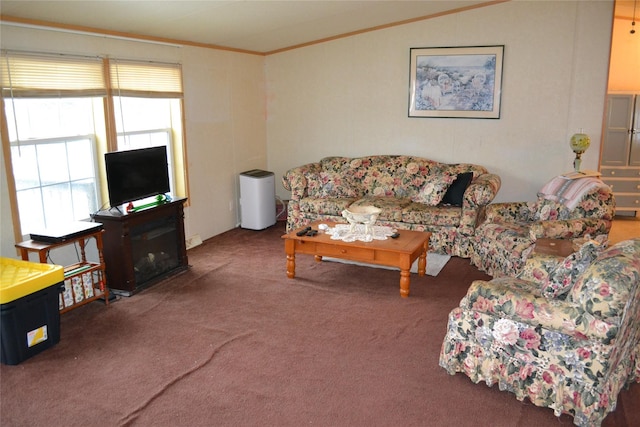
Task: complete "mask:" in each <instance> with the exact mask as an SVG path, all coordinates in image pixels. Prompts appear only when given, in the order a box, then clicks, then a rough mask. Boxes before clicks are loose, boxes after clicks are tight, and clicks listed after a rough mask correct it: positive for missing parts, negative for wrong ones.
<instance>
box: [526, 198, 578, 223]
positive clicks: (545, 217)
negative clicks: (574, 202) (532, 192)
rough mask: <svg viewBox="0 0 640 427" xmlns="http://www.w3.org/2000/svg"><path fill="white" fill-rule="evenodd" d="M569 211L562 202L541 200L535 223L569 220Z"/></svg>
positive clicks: (537, 208)
mask: <svg viewBox="0 0 640 427" xmlns="http://www.w3.org/2000/svg"><path fill="white" fill-rule="evenodd" d="M569 214H570V212H569V209H568V208H567V207H566V206H565V205H563V204H562V203H560V202H556V201H554V200H548V199H539V200H538V205H537V207H536V212H535V216H534V221H556V220H559V219H568V218H569Z"/></svg>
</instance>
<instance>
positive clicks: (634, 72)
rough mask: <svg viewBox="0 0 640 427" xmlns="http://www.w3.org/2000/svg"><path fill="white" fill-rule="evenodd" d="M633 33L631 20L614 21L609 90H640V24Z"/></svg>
mask: <svg viewBox="0 0 640 427" xmlns="http://www.w3.org/2000/svg"><path fill="white" fill-rule="evenodd" d="M635 29H636V33H635V34H631V33H630V32H629V31H630V30H631V21H630V20H628V19H616V20H615V21H614V23H613V42H612V45H611V63H610V66H609V90H610V91H614V92H640V25H638V23H636V25H635Z"/></svg>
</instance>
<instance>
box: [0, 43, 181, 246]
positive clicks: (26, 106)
mask: <svg viewBox="0 0 640 427" xmlns="http://www.w3.org/2000/svg"><path fill="white" fill-rule="evenodd" d="M0 73H1V74H0V82H1V83H2V96H3V103H4V114H5V117H6V120H7V127H8V139H9V140H8V141H3V144H8V145H9V147H10V153H11V169H12V170H11V171H7V173H12V174H13V178H14V179H13V182H15V188H13V189H11V188H10V191H12V190H13V191H15V194H16V198H15V200H16V203H17V206H12V209H13V210H14V212H16V213H17V214H18V217H19V221H20V228H21V234H22V235H26V234H28V233H29V232H30V230H34V229H39V228H42V227H51V226H55V225H58V224H62V223H65V222H69V221H74V220H82V219H87V218H88V217H89V216H90V214H91V213H93V212H96V211H98V210H100V209H105V208H108V207H109V201H108V191H107V182H106V175H105V167H104V153H106V152H108V151H114V150H127V149H134V148H144V147H151V146H166V147H167V152H168V154H169V159H170V161H169V163H170V165H169V167H170V169H169V171H170V174H169V175H170V177H171V183H172V185H171V188H172V194H173V195H174V196H178V197H184V196H186V193H187V189H186V182H187V180H186V171H185V168H184V165H185V163H186V162H185V153H184V141H183V125H182V74H181V68H180V66H179V64H159V63H149V62H135V61H122V60H114V59H103V58H88V57H75V56H69V55H42V54H28V53H21V52H20V53H19V52H10V53H7V52H3V54H2V61H1V63H0ZM105 76H106V78H107V80H106V81H105ZM107 83H108V84H107ZM110 129H114V130H115V133H114V132H113V131H110ZM9 182H11V181H9Z"/></svg>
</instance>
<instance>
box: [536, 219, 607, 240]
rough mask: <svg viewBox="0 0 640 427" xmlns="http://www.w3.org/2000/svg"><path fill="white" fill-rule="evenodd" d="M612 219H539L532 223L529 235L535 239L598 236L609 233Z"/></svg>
mask: <svg viewBox="0 0 640 427" xmlns="http://www.w3.org/2000/svg"><path fill="white" fill-rule="evenodd" d="M609 230H611V221H610V220H608V219H600V218H580V219H567V220H553V221H538V222H536V223H535V224H531V227H530V228H529V237H530V238H531V240H533V241H535V240H537V239H540V238H549V239H574V238H578V237H584V236H585V235H587V234H589V235H591V236H597V235H600V234H608V233H609Z"/></svg>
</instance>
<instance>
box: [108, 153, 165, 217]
mask: <svg viewBox="0 0 640 427" xmlns="http://www.w3.org/2000/svg"><path fill="white" fill-rule="evenodd" d="M104 161H105V166H106V169H107V185H108V186H109V204H110V205H111V207H112V208H114V207H118V206H120V205H122V204H124V203H128V202H133V201H135V200H140V199H144V198H146V197H152V196H156V195H158V194H165V193H168V192H169V191H170V186H169V168H168V162H167V148H166V147H151V148H142V149H137V150H127V151H113V152H111V153H106V154H105V155H104Z"/></svg>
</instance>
